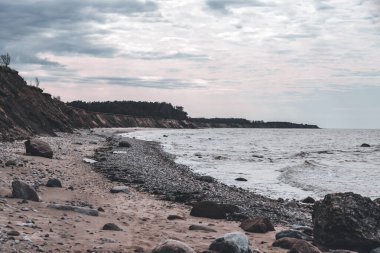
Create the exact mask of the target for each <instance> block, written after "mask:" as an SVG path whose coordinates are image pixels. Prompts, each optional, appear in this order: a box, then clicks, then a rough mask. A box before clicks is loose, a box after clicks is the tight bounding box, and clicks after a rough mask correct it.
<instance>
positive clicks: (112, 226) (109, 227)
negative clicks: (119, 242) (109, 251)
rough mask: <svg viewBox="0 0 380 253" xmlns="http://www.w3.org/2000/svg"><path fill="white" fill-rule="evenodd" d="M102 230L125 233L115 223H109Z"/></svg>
mask: <svg viewBox="0 0 380 253" xmlns="http://www.w3.org/2000/svg"><path fill="white" fill-rule="evenodd" d="M102 230H112V231H123V230H122V229H121V228H119V227H118V226H117V225H116V224H114V223H107V224H105V225H104V226H103V228H102Z"/></svg>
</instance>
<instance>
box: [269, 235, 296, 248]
mask: <svg viewBox="0 0 380 253" xmlns="http://www.w3.org/2000/svg"><path fill="white" fill-rule="evenodd" d="M299 240H300V239H297V238H291V237H284V238H281V239H278V240H276V241H274V242H273V243H272V246H273V247H280V248H283V249H291V248H292V247H293V246H294V244H296V242H298V241H299Z"/></svg>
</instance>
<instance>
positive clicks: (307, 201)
mask: <svg viewBox="0 0 380 253" xmlns="http://www.w3.org/2000/svg"><path fill="white" fill-rule="evenodd" d="M302 203H306V204H314V203H315V199H313V198H312V197H307V198H304V199H303V200H302Z"/></svg>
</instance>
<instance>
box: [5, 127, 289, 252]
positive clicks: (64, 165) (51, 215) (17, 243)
mask: <svg viewBox="0 0 380 253" xmlns="http://www.w3.org/2000/svg"><path fill="white" fill-rule="evenodd" d="M96 131H106V132H107V131H108V132H112V131H114V130H96ZM118 131H120V130H118ZM121 131H123V130H121ZM104 133H105V132H103V133H102V134H104ZM41 139H43V140H44V141H46V142H48V143H49V144H50V145H51V147H52V149H53V151H54V158H53V159H46V158H41V157H32V156H27V155H25V149H24V144H23V142H22V141H18V142H14V143H0V149H1V154H0V160H2V164H0V196H1V197H2V198H0V230H1V233H0V252H49V251H50V252H150V250H151V249H152V248H153V247H154V246H155V245H157V244H158V243H160V242H162V241H164V240H166V239H169V238H170V239H176V240H180V241H183V242H185V243H187V244H188V245H189V246H191V247H192V248H194V249H195V250H196V251H197V252H202V251H204V250H207V248H208V246H209V245H210V243H211V242H212V241H213V240H214V239H215V238H217V237H219V236H221V235H223V234H225V233H228V232H233V231H241V232H243V231H242V230H241V229H240V228H239V223H238V222H233V221H226V220H213V219H207V218H196V217H192V216H190V215H189V213H190V207H189V206H186V205H183V204H178V203H173V202H168V201H162V200H158V199H156V198H155V197H154V196H151V195H149V194H146V193H141V192H137V191H136V190H134V189H132V188H130V193H128V194H127V193H117V194H112V193H110V189H111V188H112V187H113V186H116V185H121V184H120V183H116V182H110V181H109V180H108V179H105V178H104V177H103V176H102V175H101V174H98V173H95V172H94V171H93V170H92V168H91V165H90V164H87V163H84V162H83V158H85V157H91V156H92V154H93V152H94V150H95V149H96V148H98V147H101V146H102V145H103V144H104V143H105V138H104V137H102V136H100V135H97V134H96V132H95V133H94V132H91V131H89V130H83V131H78V132H76V133H74V134H65V133H59V136H58V137H41ZM10 159H16V160H17V161H18V163H19V165H16V166H5V165H4V163H5V162H6V161H7V160H10ZM2 166H3V167H2ZM15 178H18V179H20V180H21V181H24V182H27V183H29V184H31V185H33V184H35V185H38V184H42V185H45V184H46V182H47V180H48V179H49V178H58V179H60V180H61V182H62V184H63V188H48V187H45V186H40V187H39V189H38V194H39V195H40V197H41V199H42V201H41V202H33V201H28V203H21V200H20V199H12V198H7V197H6V196H7V195H9V194H10V191H11V182H12V180H13V179H15ZM69 187H72V188H73V190H72V189H69ZM51 203H59V204H67V203H70V204H75V205H82V206H92V207H93V208H95V209H97V208H99V207H101V208H103V209H104V210H105V211H104V212H100V215H99V216H97V217H94V216H88V215H84V214H79V213H76V212H70V211H60V210H55V209H51V208H49V207H47V206H48V204H51ZM169 214H176V215H180V216H182V217H184V218H185V220H168V219H167V217H168V215H169ZM27 221H29V222H30V221H33V225H32V226H31V225H30V224H29V225H27V224H26V222H27ZM109 222H112V223H115V224H116V225H118V226H119V227H120V228H122V229H123V231H104V230H101V228H102V226H103V225H104V224H106V223H109ZM192 224H201V225H208V226H210V227H212V228H213V229H215V230H216V231H217V232H203V231H190V230H189V226H190V225H192ZM30 226H31V227H30ZM11 230H16V231H18V232H20V235H19V236H14V240H13V239H10V240H9V239H8V240H4V239H5V238H6V234H7V232H9V231H11ZM276 230H281V228H278V227H277V228H276ZM246 234H247V236H248V237H249V239H250V241H251V243H252V245H253V247H252V248H254V249H259V250H260V251H261V252H286V250H283V249H280V248H273V247H272V246H271V244H272V242H273V241H274V237H275V232H269V233H266V234H256V233H246Z"/></svg>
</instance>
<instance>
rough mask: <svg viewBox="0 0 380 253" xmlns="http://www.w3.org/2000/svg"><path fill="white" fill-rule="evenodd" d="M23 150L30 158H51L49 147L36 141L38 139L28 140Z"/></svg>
mask: <svg viewBox="0 0 380 253" xmlns="http://www.w3.org/2000/svg"><path fill="white" fill-rule="evenodd" d="M24 144H25V150H26V153H27V154H30V155H32V156H42V157H46V158H50V159H51V158H53V150H52V149H51V147H50V146H49V144H48V143H46V142H44V141H41V140H38V139H30V140H27V141H26V142H25V143H24Z"/></svg>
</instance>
